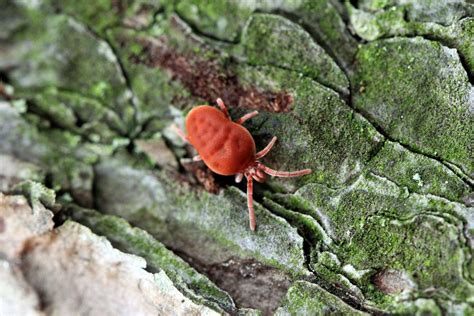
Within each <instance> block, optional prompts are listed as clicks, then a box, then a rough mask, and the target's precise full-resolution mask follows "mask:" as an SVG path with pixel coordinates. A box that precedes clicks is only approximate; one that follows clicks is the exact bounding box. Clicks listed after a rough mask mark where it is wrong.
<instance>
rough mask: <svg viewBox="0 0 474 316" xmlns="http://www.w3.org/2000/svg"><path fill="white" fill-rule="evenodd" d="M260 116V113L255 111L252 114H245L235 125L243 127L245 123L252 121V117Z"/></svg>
mask: <svg viewBox="0 0 474 316" xmlns="http://www.w3.org/2000/svg"><path fill="white" fill-rule="evenodd" d="M257 114H258V111H253V112H250V113H247V114H245V115H244V116H242V117H241V118H239V119H238V120H237V121H235V123H237V124H240V125H242V124H243V123H244V122H245V121H247V120H249V119H251V118H252V117H254V116H256V115H257Z"/></svg>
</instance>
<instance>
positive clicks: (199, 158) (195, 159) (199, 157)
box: [193, 155, 202, 161]
mask: <svg viewBox="0 0 474 316" xmlns="http://www.w3.org/2000/svg"><path fill="white" fill-rule="evenodd" d="M201 160H202V157H201V156H199V155H196V156H194V157H193V161H201Z"/></svg>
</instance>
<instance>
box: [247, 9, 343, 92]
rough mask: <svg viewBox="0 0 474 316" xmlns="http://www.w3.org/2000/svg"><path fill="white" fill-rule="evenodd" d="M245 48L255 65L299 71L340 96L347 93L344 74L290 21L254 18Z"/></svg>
mask: <svg viewBox="0 0 474 316" xmlns="http://www.w3.org/2000/svg"><path fill="white" fill-rule="evenodd" d="M241 45H243V47H244V53H245V57H246V58H248V60H249V61H250V63H252V64H256V65H275V66H279V67H285V68H288V69H291V70H293V71H299V72H301V73H302V74H304V75H307V76H310V77H312V78H314V80H316V81H318V82H320V83H322V84H324V85H326V86H329V87H331V88H333V89H335V90H336V91H338V92H343V91H346V92H347V88H348V84H349V83H348V80H347V78H346V76H345V75H344V73H343V72H342V70H340V69H339V68H338V66H337V64H336V63H335V62H334V61H333V60H332V58H331V57H329V55H327V54H326V52H325V51H324V50H323V49H322V48H321V47H320V46H319V45H318V44H316V43H315V42H314V41H313V39H312V38H311V36H310V35H309V34H308V33H307V32H306V31H305V30H303V28H301V27H300V26H299V25H297V24H295V23H293V22H291V21H289V20H287V19H284V18H282V17H280V16H277V15H270V14H254V15H253V16H252V17H251V18H250V19H249V21H248V22H247V24H246V27H245V29H244V31H243V36H242V43H241ZM283 47H292V49H290V50H287V49H282V48H283Z"/></svg>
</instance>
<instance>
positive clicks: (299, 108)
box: [236, 66, 383, 187]
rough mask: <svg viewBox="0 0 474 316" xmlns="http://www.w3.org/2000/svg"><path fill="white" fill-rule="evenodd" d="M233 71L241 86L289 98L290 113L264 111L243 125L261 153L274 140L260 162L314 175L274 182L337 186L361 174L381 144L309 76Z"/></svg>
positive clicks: (373, 132) (249, 69)
mask: <svg viewBox="0 0 474 316" xmlns="http://www.w3.org/2000/svg"><path fill="white" fill-rule="evenodd" d="M236 71H237V73H238V75H239V78H240V80H241V82H242V84H244V85H249V86H250V85H254V86H256V87H258V88H259V89H262V90H270V91H285V92H286V93H288V94H290V95H291V96H292V97H293V102H292V104H291V106H290V108H291V111H290V112H288V113H268V112H264V113H260V114H259V115H258V116H257V117H255V118H253V119H252V120H250V121H249V122H248V123H246V124H247V126H249V130H250V131H251V133H252V135H253V137H254V139H255V140H256V142H257V148H263V147H264V146H265V145H266V144H267V142H268V141H270V139H271V137H272V136H277V137H278V142H277V143H276V145H275V146H274V147H273V149H272V151H271V152H270V153H269V154H268V155H267V156H266V157H265V158H264V160H263V162H264V163H265V164H267V165H268V166H269V167H271V168H274V169H277V170H298V169H303V168H310V169H312V170H313V173H312V174H310V175H307V176H305V177H301V178H295V179H293V180H291V179H283V180H281V179H275V180H272V181H278V183H279V184H281V185H291V184H294V183H309V182H318V183H323V184H325V185H327V186H329V187H340V186H342V185H343V184H344V183H347V182H349V181H350V180H351V179H353V178H354V177H356V176H357V175H358V174H359V173H360V172H361V170H362V169H363V167H364V165H365V164H366V162H367V161H368V160H369V159H370V157H371V155H372V152H373V151H376V150H377V148H378V147H379V146H380V144H381V143H382V141H383V136H382V135H380V134H379V133H378V132H377V131H376V130H375V128H374V127H373V126H372V125H371V124H370V123H369V122H367V121H366V120H365V119H364V118H363V117H361V116H360V115H359V114H357V113H355V112H354V111H353V110H351V109H350V108H349V106H348V105H347V104H345V102H344V101H343V100H341V98H340V97H339V95H338V94H337V93H335V92H334V91H332V90H330V89H328V88H326V87H324V86H322V85H321V84H319V83H317V82H315V81H314V80H312V79H310V78H308V77H301V76H300V75H299V74H298V73H297V72H292V71H289V70H284V69H279V68H276V67H270V66H265V67H263V66H262V67H258V68H257V67H251V66H239V67H238V69H237V70H236Z"/></svg>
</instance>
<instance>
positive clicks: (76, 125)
mask: <svg viewBox="0 0 474 316" xmlns="http://www.w3.org/2000/svg"><path fill="white" fill-rule="evenodd" d="M19 95H21V96H22V97H25V98H27V99H29V100H31V102H30V107H31V109H34V110H35V112H37V113H38V114H40V115H41V116H43V117H47V118H48V119H49V120H50V121H51V122H53V123H54V124H55V125H56V126H59V127H61V128H64V129H66V130H68V131H70V132H73V133H75V134H78V135H82V136H83V137H84V138H86V139H88V140H90V141H91V142H100V143H110V142H111V141H112V140H113V139H114V138H116V137H118V134H119V133H125V132H126V131H125V130H123V129H122V128H123V126H122V124H121V121H120V118H119V117H118V116H117V114H116V113H115V112H113V111H112V110H110V109H108V108H107V107H106V106H104V105H103V104H101V103H100V102H99V101H97V100H96V99H93V98H88V97H84V96H82V95H80V94H76V93H73V92H69V91H61V90H58V89H57V88H54V87H51V88H46V89H44V90H42V91H34V92H32V91H30V92H24V93H19Z"/></svg>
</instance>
